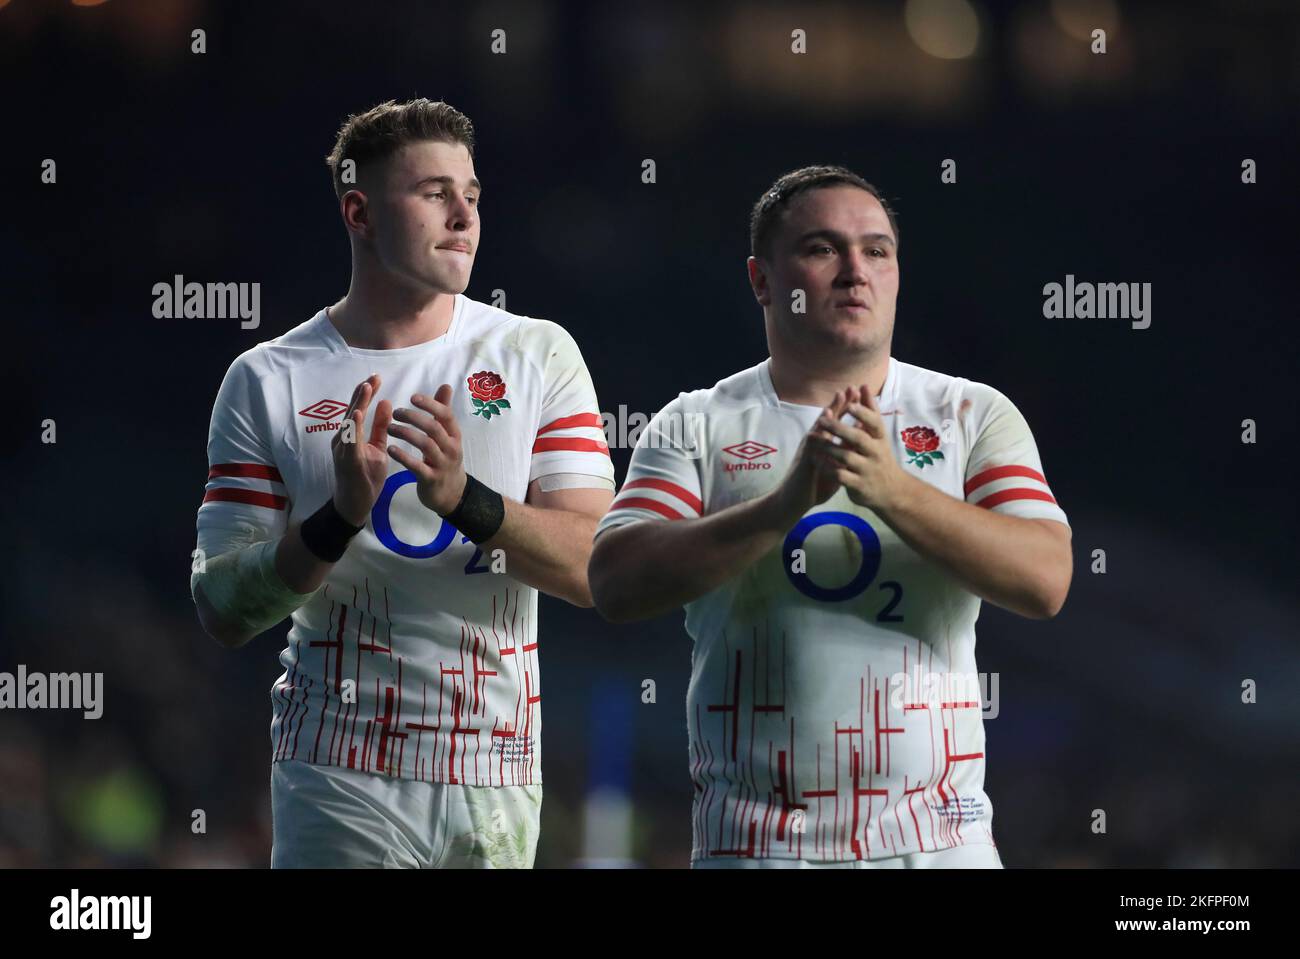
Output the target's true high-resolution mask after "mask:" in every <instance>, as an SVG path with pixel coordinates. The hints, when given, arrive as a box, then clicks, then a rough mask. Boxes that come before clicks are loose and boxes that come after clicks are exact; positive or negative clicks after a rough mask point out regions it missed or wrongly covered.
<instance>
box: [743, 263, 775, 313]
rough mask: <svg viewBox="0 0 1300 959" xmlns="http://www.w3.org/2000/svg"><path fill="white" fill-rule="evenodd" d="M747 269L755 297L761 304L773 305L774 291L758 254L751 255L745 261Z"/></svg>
mask: <svg viewBox="0 0 1300 959" xmlns="http://www.w3.org/2000/svg"><path fill="white" fill-rule="evenodd" d="M745 269H746V270H748V272H749V286H750V288H751V289H752V290H753V291H754V299H756V300H758V305H759V306H771V305H772V291H771V290H770V289H769V288H768V285H767V272H766V270H765V268H764V265H763V263H762V261H760V260H759V259H758V257H756V256H751V257H750V258H749V259H748V260H746V261H745Z"/></svg>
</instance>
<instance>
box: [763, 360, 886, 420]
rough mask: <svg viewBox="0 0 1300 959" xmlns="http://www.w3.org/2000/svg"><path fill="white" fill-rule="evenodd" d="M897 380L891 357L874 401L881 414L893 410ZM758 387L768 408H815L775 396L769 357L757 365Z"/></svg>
mask: <svg viewBox="0 0 1300 959" xmlns="http://www.w3.org/2000/svg"><path fill="white" fill-rule="evenodd" d="M898 379H899V369H898V360H897V359H895V358H894V357H893V356H890V357H889V372H888V373H886V374H885V383H884V386H883V387H882V388H881V390H880V395H879V397H878V398H877V399H876V404H877V405H878V406H879V407H880V410H881V412H882V413H888V412H890V411H892V410H893V409H894V408H895V403H896V402H897V399H898ZM758 385H759V389H760V390H762V392H763V398H764V399H765V400H766V401H767V404H768V405H769V406H775V407H779V408H781V409H789V410H805V411H806V410H813V409H817V407H815V406H805V405H803V404H801V403H787V402H785V400H782V399H781V398H780V397H778V396H777V395H776V387H775V386H774V385H773V384H772V358H771V357H770V356H769V357H768V358H767V359H765V360H764V361H763V362H762V363H760V364H758Z"/></svg>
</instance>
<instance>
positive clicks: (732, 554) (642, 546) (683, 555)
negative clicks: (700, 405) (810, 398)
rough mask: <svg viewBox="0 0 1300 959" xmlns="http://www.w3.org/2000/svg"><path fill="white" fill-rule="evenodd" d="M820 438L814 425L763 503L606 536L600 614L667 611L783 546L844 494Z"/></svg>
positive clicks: (637, 615)
mask: <svg viewBox="0 0 1300 959" xmlns="http://www.w3.org/2000/svg"><path fill="white" fill-rule="evenodd" d="M846 402H847V397H846V396H844V395H837V396H836V399H835V401H834V402H833V403H832V406H831V407H830V408H828V409H827V410H825V411H824V412H825V414H826V415H827V416H833V417H835V418H838V417H839V416H840V415H841V414H842V412H843V408H844V404H845V403H846ZM818 432H819V431H818V429H817V427H815V426H814V427H813V429H812V430H811V431H810V432H809V435H808V436H805V437H804V440H803V442H802V443H801V444H800V447H799V451H798V452H797V453H796V454H795V461H794V463H793V464H792V465H791V467H790V471H789V472H788V473H787V474H786V476H785V478H784V479H783V480H782V481H781V484H780V485H779V486H777V487H776V488H775V489H773V490H772V491H771V492H769V493H766V494H764V495H763V496H760V497H758V498H756V499H753V500H751V501H749V502H747V503H737V504H736V505H734V506H730V507H728V508H727V509H724V510H720V511H719V512H717V513H714V514H712V515H709V516H700V517H698V518H690V519H679V520H673V521H671V522H655V521H643V522H635V523H630V524H627V525H623V526H619V527H615V528H612V529H606V530H605V531H604V532H603V533H601V535H600V538H599V539H597V540H596V548H595V549H594V550H593V551H592V555H591V567H590V569H589V571H588V577H589V579H590V580H591V595H592V599H593V600H594V602H595V605H596V609H597V610H598V611H599V612H600V614H601V615H602V616H604V617H605V618H606V619H608V620H610V621H611V622H616V623H618V622H628V621H630V620H636V619H646V618H649V617H651V616H658V615H661V614H663V613H666V612H669V611H670V610H672V609H674V608H676V607H679V606H681V605H682V604H684V603H689V602H691V601H692V600H695V599H698V598H699V597H701V596H703V595H704V594H705V593H708V592H710V591H712V590H714V589H716V588H717V587H719V586H721V585H722V584H723V583H725V582H726V581H727V580H729V579H732V578H733V577H735V576H738V575H740V574H741V573H742V572H744V571H745V569H747V568H748V567H749V566H751V565H752V564H753V563H755V562H756V561H757V560H759V559H760V558H761V557H763V556H764V555H766V554H767V553H768V552H770V551H771V550H773V549H775V548H776V547H777V546H779V545H780V544H781V542H782V540H784V538H785V536H786V534H787V533H788V532H789V531H790V527H791V526H793V525H794V524H795V523H797V522H798V521H799V517H801V516H803V514H804V513H806V512H807V511H808V510H810V509H812V508H813V507H814V506H816V505H817V504H819V503H824V502H826V500H828V499H830V498H831V496H832V495H834V493H835V491H836V490H837V489H838V488H839V482H838V481H837V480H836V479H835V477H834V475H833V473H832V472H831V471H829V470H828V469H826V468H824V467H822V466H819V464H818V462H817V460H816V457H815V456H814V448H813V446H812V441H811V439H810V437H812V436H814V435H816V434H818ZM642 452H643V451H642V450H640V449H638V451H637V453H638V454H640V453H642ZM636 455H637V454H634V456H633V461H634V465H635V462H636ZM625 488H626V487H625Z"/></svg>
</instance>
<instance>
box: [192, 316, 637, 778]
mask: <svg viewBox="0 0 1300 959" xmlns="http://www.w3.org/2000/svg"><path fill="white" fill-rule="evenodd" d="M372 373H379V374H380V376H381V377H382V378H383V379H382V383H381V385H380V389H379V392H378V394H377V395H376V396H375V397H373V398H372V400H371V402H370V406H369V409H368V411H367V414H366V420H365V424H364V432H365V437H364V438H368V437H369V435H370V430H371V427H372V425H373V423H374V417H375V409H376V407H377V405H378V402H379V401H380V400H383V399H387V400H389V401H391V402H392V404H393V406H394V407H401V406H405V407H410V406H411V401H410V397H411V395H412V394H413V393H423V394H425V395H428V396H432V395H433V394H434V392H435V391H436V390H437V389H438V387H439V385H441V384H442V383H450V384H451V385H452V388H453V391H454V392H453V397H452V406H453V408H454V409H455V413H456V419H457V422H458V424H459V426H460V430H461V434H462V436H463V441H462V448H463V451H464V463H465V469H466V471H467V472H469V473H470V474H472V475H473V476H475V477H477V478H478V479H479V480H480V481H482V482H483V483H485V484H487V485H488V486H489V487H491V488H492V489H494V490H496V491H497V492H498V493H500V494H501V495H503V496H508V497H510V498H511V499H515V500H518V501H521V502H522V501H523V500H524V499H525V497H526V496H527V490H528V484H529V483H530V482H531V481H533V480H535V479H537V478H538V477H541V476H546V475H549V474H552V473H576V474H585V475H587V476H590V477H591V478H592V481H591V484H590V485H591V486H593V487H600V486H604V487H605V488H607V489H613V486H614V470H613V466H612V464H611V462H610V458H609V449H608V447H607V446H606V444H605V436H604V432H603V430H602V428H601V419H600V407H599V406H598V404H597V401H596V393H595V389H594V387H593V385H592V381H591V377H590V375H589V374H588V372H587V368H586V366H585V365H584V363H583V361H582V356H581V354H580V353H579V350H578V347H577V344H576V343H574V341H573V338H572V337H571V336H570V335H569V334H568V333H567V332H565V330H564V329H563V328H561V327H560V326H558V325H556V324H555V323H551V322H549V321H546V320H539V319H532V318H529V317H522V316H515V315H512V314H510V313H507V312H505V311H504V310H500V309H497V308H495V307H492V306H488V305H486V304H483V303H479V302H476V301H474V300H471V299H469V298H468V297H466V296H464V295H458V296H457V297H456V301H455V305H454V308H453V313H452V320H451V325H450V327H449V328H448V330H447V332H446V334H444V335H443V336H441V337H439V338H437V339H435V340H431V341H429V342H427V343H421V344H418V345H416V346H410V347H405V348H401V349H392V350H366V349H354V348H352V347H349V346H348V345H347V343H346V342H345V341H344V340H343V338H342V337H341V336H340V335H339V333H338V331H337V330H336V329H335V328H334V326H333V324H332V323H331V322H330V321H329V319H328V318H327V316H326V314H325V311H323V310H322V311H321V312H320V313H317V314H316V315H315V316H314V317H313V318H312V319H310V320H308V321H307V322H306V323H303V324H301V325H300V326H297V327H295V328H294V329H292V330H290V331H289V332H287V333H285V334H284V335H283V336H279V337H277V338H275V339H273V340H270V341H268V342H265V343H261V344H259V345H258V346H256V347H254V348H253V349H251V350H249V351H247V352H246V353H244V354H242V355H241V356H239V357H238V358H237V359H236V360H235V362H234V363H233V364H232V365H231V367H230V369H229V371H228V372H227V373H226V377H225V380H224V382H223V383H222V384H221V389H220V392H219V393H218V396H217V402H216V406H215V408H214V409H213V412H212V426H211V432H210V434H209V439H208V463H209V467H210V468H209V472H208V483H207V491H206V494H205V495H204V498H203V503H202V505H201V506H200V508H199V513H198V534H199V535H198V539H199V547H200V548H201V549H203V550H204V551H205V553H206V554H207V555H208V556H209V557H212V556H216V555H219V554H220V553H222V552H224V551H226V550H228V549H230V548H232V547H235V546H239V545H246V544H248V543H252V542H255V541H258V540H263V539H272V538H275V537H278V536H280V535H282V534H283V533H284V532H285V530H286V528H287V526H288V524H289V523H290V522H291V521H298V520H302V519H305V518H306V517H308V516H310V515H311V514H312V513H314V512H316V510H318V509H319V508H320V507H321V506H322V505H323V504H324V503H325V501H326V500H327V499H329V498H330V497H331V496H332V495H333V491H334V467H333V459H332V454H331V449H330V443H331V441H332V439H333V437H334V434H335V431H336V430H337V429H338V428H339V424H340V423H341V422H342V419H343V414H344V412H346V409H347V404H348V402H349V401H350V399H351V396H352V391H353V389H354V388H355V387H356V385H357V384H358V383H360V382H361V381H362V380H364V379H365V378H366V377H367V376H369V375H370V374H372ZM358 439H363V437H358ZM387 442H388V443H389V444H398V445H401V446H404V447H405V448H406V449H408V451H409V450H411V449H413V448H412V447H410V446H409V445H408V444H406V443H404V442H403V441H401V440H398V439H395V438H393V437H391V436H390V437H388V439H387ZM389 465H390V475H389V477H388V482H387V484H386V485H385V487H384V490H383V493H382V494H381V495H380V497H379V500H378V501H377V502H376V504H375V506H374V509H373V510H372V511H371V514H370V518H369V520H368V522H367V523H366V525H365V528H364V529H363V530H362V531H361V532H360V533H359V534H358V535H357V536H356V537H354V538H353V540H352V541H351V543H350V544H349V545H348V549H347V552H346V553H344V555H343V558H342V559H341V560H340V561H339V562H338V563H336V564H335V565H334V567H333V569H332V570H331V572H330V574H329V576H328V577H327V578H326V580H325V582H324V584H323V585H322V586H321V588H320V589H319V590H317V591H316V593H314V594H313V595H312V597H311V599H309V600H308V601H307V603H306V604H305V605H303V606H302V607H300V608H299V609H298V610H296V611H295V612H294V613H293V616H292V620H293V625H292V627H291V629H290V630H289V636H288V646H287V647H286V648H285V650H284V651H283V652H282V653H281V654H280V662H281V663H282V664H283V666H284V674H283V675H282V676H280V678H279V679H278V680H277V681H276V682H275V685H274V686H273V687H272V690H271V700H272V706H273V709H272V712H273V717H272V722H271V745H272V748H273V756H274V759H273V761H276V762H278V761H281V760H286V759H298V760H304V761H306V762H309V763H315V764H319V765H330V766H345V767H348V768H353V769H360V770H366V771H371V772H375V773H382V774H387V775H390V776H396V777H400V778H402V779H416V780H426V781H434V782H444V783H462V784H467V785H484V786H486V785H514V784H522V783H540V782H541V773H540V743H541V717H540V707H539V703H540V701H541V683H540V679H539V677H538V648H537V647H538V643H537V591H536V590H535V589H534V588H532V587H531V586H527V585H525V584H524V583H521V582H518V581H517V580H515V579H512V578H510V576H509V575H508V572H509V565H508V562H509V559H508V557H507V566H506V572H504V573H494V572H492V571H491V557H490V556H489V555H486V554H485V553H484V552H483V551H482V550H480V549H479V548H478V547H477V546H475V545H474V544H473V543H471V542H469V541H468V539H467V538H466V537H464V536H462V535H461V534H460V533H459V531H458V530H456V529H455V528H454V527H452V526H451V525H450V524H448V523H446V522H444V521H443V520H442V518H441V517H439V516H438V515H437V514H435V513H434V512H432V511H431V510H429V509H428V508H427V507H425V506H424V505H423V504H422V503H421V502H420V501H419V498H418V497H417V495H416V487H415V477H414V475H413V474H412V473H411V472H410V471H409V470H407V469H405V468H404V467H402V466H401V464H400V463H398V462H396V461H395V460H391V459H390V464H389Z"/></svg>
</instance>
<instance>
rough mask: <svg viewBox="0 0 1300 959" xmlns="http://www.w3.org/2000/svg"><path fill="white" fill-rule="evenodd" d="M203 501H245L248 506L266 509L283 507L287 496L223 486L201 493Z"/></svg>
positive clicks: (287, 500)
mask: <svg viewBox="0 0 1300 959" xmlns="http://www.w3.org/2000/svg"><path fill="white" fill-rule="evenodd" d="M203 502H205V503H247V504H248V505H249V506H265V507H266V508H267V509H284V507H285V504H286V503H288V502H289V499H288V497H285V496H276V495H275V494H274V493H262V492H259V491H258V490H255V489H235V488H233V487H229V486H223V487H221V488H219V489H211V490H208V491H207V493H205V494H204V495H203Z"/></svg>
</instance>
